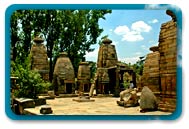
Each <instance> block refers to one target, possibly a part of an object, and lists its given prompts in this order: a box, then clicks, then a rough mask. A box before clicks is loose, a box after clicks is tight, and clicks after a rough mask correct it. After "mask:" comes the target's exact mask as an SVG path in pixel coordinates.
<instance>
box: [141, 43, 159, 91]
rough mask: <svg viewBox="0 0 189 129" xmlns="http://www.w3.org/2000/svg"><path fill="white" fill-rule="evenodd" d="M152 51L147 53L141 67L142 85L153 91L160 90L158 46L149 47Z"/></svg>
mask: <svg viewBox="0 0 189 129" xmlns="http://www.w3.org/2000/svg"><path fill="white" fill-rule="evenodd" d="M150 50H151V51H152V53H149V54H147V56H146V60H145V63H144V68H143V75H142V85H143V86H148V87H149V88H150V89H151V90H152V91H153V92H159V91H160V75H159V60H160V54H159V51H158V46H153V47H151V48H150Z"/></svg>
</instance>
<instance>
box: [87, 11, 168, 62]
mask: <svg viewBox="0 0 189 129" xmlns="http://www.w3.org/2000/svg"><path fill="white" fill-rule="evenodd" d="M105 18H106V20H102V19H101V20H100V21H99V25H100V27H101V28H103V29H104V32H103V33H102V34H101V36H100V38H101V37H102V36H104V35H108V38H109V39H111V40H112V41H113V44H114V45H115V48H116V51H117V55H118V60H119V61H123V62H126V63H131V64H133V63H135V62H136V61H137V60H139V57H140V56H145V55H146V54H148V53H149V52H150V51H149V48H150V47H151V46H155V45H158V38H159V32H160V27H161V24H162V23H165V22H167V21H170V20H171V17H170V16H168V15H167V14H166V10H155V9H154V10H112V13H111V14H106V15H105ZM100 38H99V39H100ZM91 48H95V50H94V51H93V52H90V53H87V54H86V60H87V61H95V62H96V61H97V57H98V50H99V45H98V44H96V45H93V46H91Z"/></svg>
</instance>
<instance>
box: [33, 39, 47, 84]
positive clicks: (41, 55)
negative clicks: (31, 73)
mask: <svg viewBox="0 0 189 129" xmlns="http://www.w3.org/2000/svg"><path fill="white" fill-rule="evenodd" d="M33 41H34V44H33V45H32V47H31V51H30V54H31V69H32V70H37V71H38V72H39V73H40V74H41V76H42V78H43V79H44V80H46V81H48V80H49V63H48V56H47V50H46V47H45V45H44V44H43V42H44V40H43V39H42V38H40V37H38V36H37V37H35V38H34V39H33Z"/></svg>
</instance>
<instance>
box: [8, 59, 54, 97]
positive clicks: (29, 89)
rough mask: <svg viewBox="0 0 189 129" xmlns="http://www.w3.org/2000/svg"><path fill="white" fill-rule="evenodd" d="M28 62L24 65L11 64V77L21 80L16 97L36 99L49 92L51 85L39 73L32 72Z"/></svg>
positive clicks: (18, 82)
mask: <svg viewBox="0 0 189 129" xmlns="http://www.w3.org/2000/svg"><path fill="white" fill-rule="evenodd" d="M28 60H29V59H28V58H27V59H26V61H25V62H24V63H23V64H17V63H15V62H11V75H12V76H16V77H18V78H19V79H18V80H17V84H19V89H18V90H17V91H15V93H14V96H15V97H25V98H33V99H35V98H37V95H38V94H40V93H44V92H45V91H47V90H48V89H49V87H50V86H51V83H49V82H45V81H44V80H43V79H42V78H41V75H40V74H39V73H38V72H37V71H35V70H30V62H29V61H28Z"/></svg>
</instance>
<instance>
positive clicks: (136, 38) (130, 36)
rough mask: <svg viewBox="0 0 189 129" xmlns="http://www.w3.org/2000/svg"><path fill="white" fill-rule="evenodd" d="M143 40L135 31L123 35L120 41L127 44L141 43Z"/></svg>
mask: <svg viewBox="0 0 189 129" xmlns="http://www.w3.org/2000/svg"><path fill="white" fill-rule="evenodd" d="M143 39H144V38H143V37H142V35H141V34H140V33H136V32H135V31H130V32H128V33H126V34H125V35H123V38H122V41H129V42H135V41H142V40H143Z"/></svg>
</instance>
